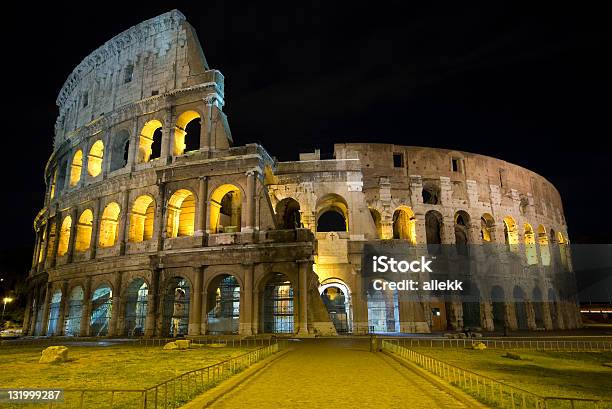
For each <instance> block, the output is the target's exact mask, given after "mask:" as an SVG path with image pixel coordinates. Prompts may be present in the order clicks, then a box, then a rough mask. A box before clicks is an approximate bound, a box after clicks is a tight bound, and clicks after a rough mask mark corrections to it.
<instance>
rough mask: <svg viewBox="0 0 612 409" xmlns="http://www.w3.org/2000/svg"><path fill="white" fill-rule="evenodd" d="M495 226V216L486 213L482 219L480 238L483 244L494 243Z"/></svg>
mask: <svg viewBox="0 0 612 409" xmlns="http://www.w3.org/2000/svg"><path fill="white" fill-rule="evenodd" d="M494 226H495V220H493V216H491V215H490V214H488V213H485V214H483V215H482V217H481V218H480V238H481V239H482V242H483V243H491V242H492V241H493V227H494Z"/></svg>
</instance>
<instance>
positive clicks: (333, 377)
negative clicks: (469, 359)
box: [212, 339, 465, 409]
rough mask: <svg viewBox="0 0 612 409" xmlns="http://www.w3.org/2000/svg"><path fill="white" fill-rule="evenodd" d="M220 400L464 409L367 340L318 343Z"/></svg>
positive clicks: (226, 403)
mask: <svg viewBox="0 0 612 409" xmlns="http://www.w3.org/2000/svg"><path fill="white" fill-rule="evenodd" d="M290 347H292V348H293V350H292V351H291V352H289V353H287V354H285V355H284V356H283V357H281V358H279V359H278V360H276V361H275V362H274V363H273V364H272V365H270V366H269V367H267V368H265V369H263V370H262V371H261V372H259V373H257V374H256V375H255V376H253V377H251V378H249V379H248V380H247V381H246V382H244V383H243V384H241V385H240V386H239V387H237V388H236V389H234V390H233V391H232V392H230V393H229V394H227V395H225V396H223V397H222V398H221V399H219V400H217V401H216V402H215V403H214V404H213V405H212V407H213V408H232V409H234V408H239V407H241V408H249V409H259V408H283V409H284V408H359V409H361V408H410V409H418V408H427V409H433V408H464V407H465V405H463V404H462V403H460V402H458V401H457V400H456V399H455V398H453V397H452V396H450V395H448V394H447V393H446V392H443V391H442V390H440V389H437V388H436V387H434V386H433V385H432V384H430V383H429V382H427V381H426V380H425V379H423V378H421V377H420V376H419V375H417V374H416V373H414V372H412V371H411V370H409V369H406V368H404V367H403V366H401V365H399V364H397V363H396V362H395V361H394V360H393V359H391V358H389V357H387V356H385V355H384V354H382V353H377V354H373V353H371V352H369V351H368V348H369V346H368V342H367V340H358V339H314V340H305V341H301V342H295V343H290Z"/></svg>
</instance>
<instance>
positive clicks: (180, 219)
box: [166, 189, 195, 237]
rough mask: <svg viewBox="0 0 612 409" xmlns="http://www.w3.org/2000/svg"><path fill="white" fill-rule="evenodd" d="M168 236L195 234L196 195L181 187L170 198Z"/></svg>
mask: <svg viewBox="0 0 612 409" xmlns="http://www.w3.org/2000/svg"><path fill="white" fill-rule="evenodd" d="M167 211H168V225H167V230H166V233H167V235H168V237H181V236H193V232H194V228H195V197H194V196H193V193H191V192H190V191H189V190H187V189H180V190H177V191H176V192H174V194H173V195H172V196H171V197H170V200H168V210H167Z"/></svg>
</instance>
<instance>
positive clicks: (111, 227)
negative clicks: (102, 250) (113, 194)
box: [98, 202, 121, 247]
mask: <svg viewBox="0 0 612 409" xmlns="http://www.w3.org/2000/svg"><path fill="white" fill-rule="evenodd" d="M119 213H121V207H119V205H118V204H117V203H116V202H111V203H109V204H108V205H106V207H105V208H104V212H103V213H102V219H101V220H100V239H99V242H98V244H99V245H100V247H112V246H114V245H115V242H116V241H117V234H118V226H119Z"/></svg>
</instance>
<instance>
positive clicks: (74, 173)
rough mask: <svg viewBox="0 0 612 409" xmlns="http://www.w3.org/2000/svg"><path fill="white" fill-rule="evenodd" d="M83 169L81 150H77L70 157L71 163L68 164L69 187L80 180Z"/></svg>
mask: <svg viewBox="0 0 612 409" xmlns="http://www.w3.org/2000/svg"><path fill="white" fill-rule="evenodd" d="M82 169H83V151H82V150H80V149H79V150H78V151H76V152H75V153H74V156H73V157H72V164H71V165H70V187H72V186H76V185H77V183H79V180H81V170H82Z"/></svg>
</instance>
